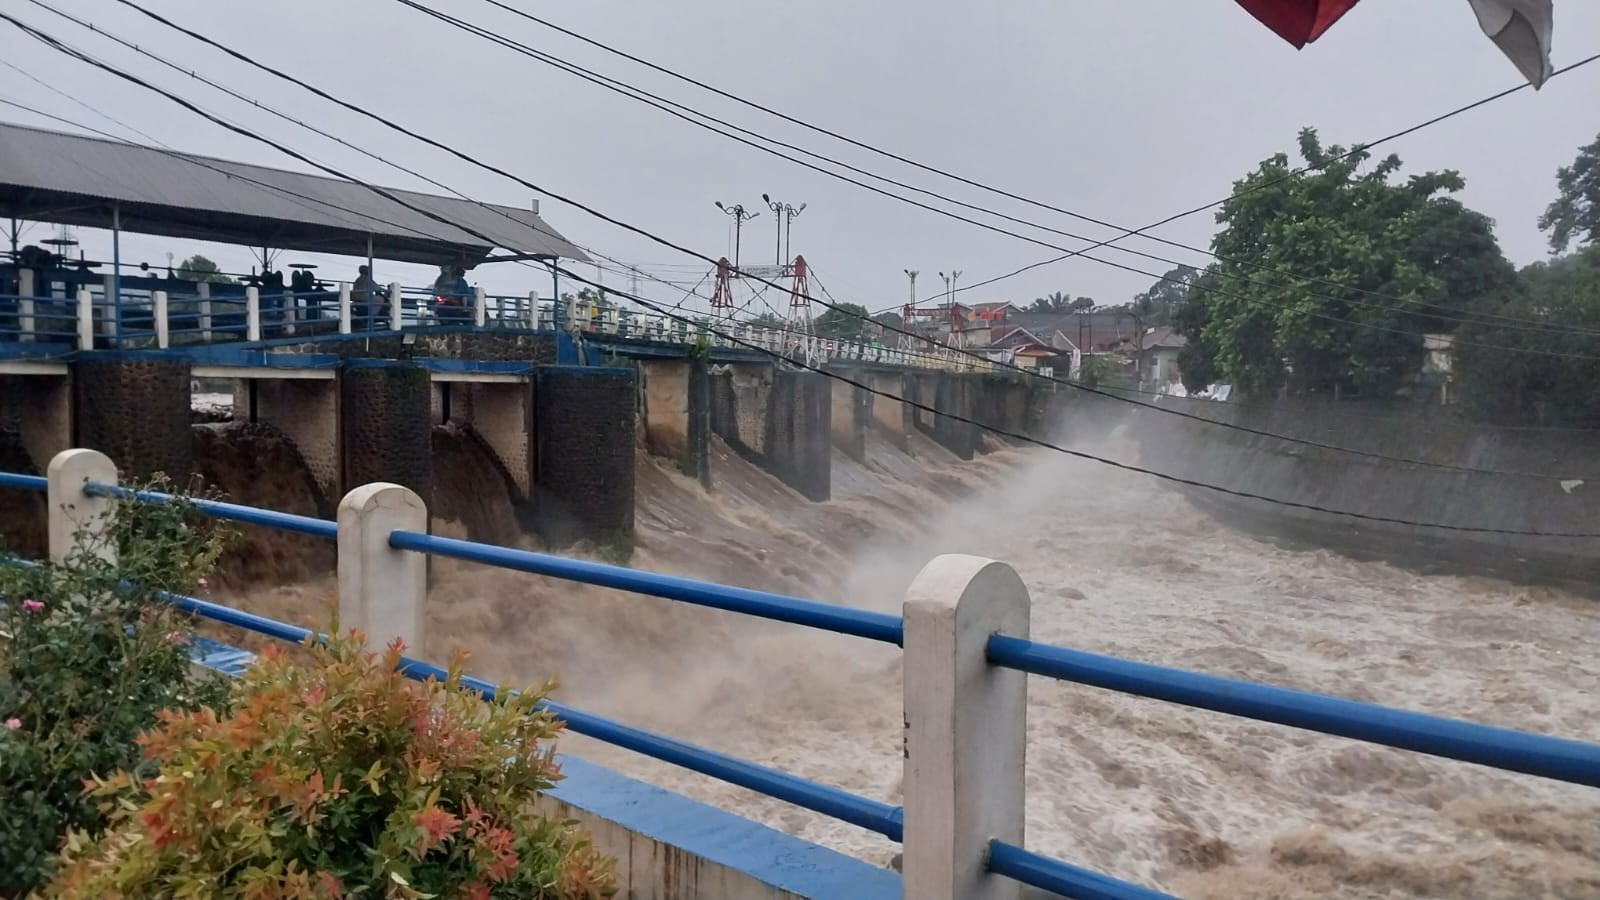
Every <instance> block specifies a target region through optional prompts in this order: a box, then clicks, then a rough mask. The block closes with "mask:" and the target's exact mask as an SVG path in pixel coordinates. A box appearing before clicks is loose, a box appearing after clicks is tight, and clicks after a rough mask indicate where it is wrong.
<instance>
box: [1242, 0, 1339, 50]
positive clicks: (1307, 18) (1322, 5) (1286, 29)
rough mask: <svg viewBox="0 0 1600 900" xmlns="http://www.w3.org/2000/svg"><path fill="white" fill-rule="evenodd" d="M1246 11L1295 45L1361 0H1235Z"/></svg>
mask: <svg viewBox="0 0 1600 900" xmlns="http://www.w3.org/2000/svg"><path fill="white" fill-rule="evenodd" d="M1234 2H1236V3H1238V4H1239V5H1240V6H1242V7H1244V10H1245V12H1248V13H1249V14H1250V15H1252V16H1255V17H1256V19H1257V20H1258V21H1259V22H1261V24H1263V25H1265V26H1267V27H1268V28H1271V29H1272V30H1273V31H1274V32H1275V33H1276V34H1277V35H1278V37H1281V38H1283V39H1284V40H1286V41H1288V42H1289V43H1291V44H1293V45H1295V47H1296V48H1304V47H1305V45H1307V44H1309V43H1311V42H1312V41H1314V40H1316V39H1317V38H1319V37H1322V33H1323V32H1324V31H1327V30H1328V28H1329V27H1330V26H1331V25H1333V23H1334V22H1337V21H1339V17H1340V16H1342V15H1344V14H1345V13H1347V12H1349V11H1350V7H1352V6H1355V5H1356V4H1357V3H1359V2H1360V0H1234Z"/></svg>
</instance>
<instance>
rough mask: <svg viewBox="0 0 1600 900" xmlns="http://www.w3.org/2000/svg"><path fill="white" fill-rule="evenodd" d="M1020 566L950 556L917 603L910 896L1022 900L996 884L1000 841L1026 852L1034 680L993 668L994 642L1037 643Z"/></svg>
mask: <svg viewBox="0 0 1600 900" xmlns="http://www.w3.org/2000/svg"><path fill="white" fill-rule="evenodd" d="M1028 606H1029V603H1028V589H1027V587H1025V586H1024V585H1023V583H1022V580H1021V579H1020V578H1018V577H1017V573H1016V572H1015V571H1014V570H1013V569H1012V568H1011V567H1010V566H1008V565H1006V564H1005V563H1001V562H995V561H994V560H989V559H983V558H980V557H976V556H965V555H960V554H946V555H943V556H938V557H935V558H934V559H933V561H931V562H929V563H928V564H927V565H926V566H924V567H923V569H922V571H921V572H919V573H918V574H917V577H916V579H915V580H914V581H912V583H911V587H910V588H909V589H908V590H907V592H906V600H905V609H904V611H905V672H904V681H905V728H906V733H905V764H904V765H905V781H904V800H905V856H904V861H903V863H902V867H901V871H902V877H903V879H904V881H903V884H904V891H903V893H902V896H905V897H961V898H963V900H1020V897H1021V896H1022V886H1021V885H1020V884H1019V883H1018V882H1015V881H1012V880H1010V879H1008V878H1002V877H1000V876H997V875H990V874H988V872H987V865H986V860H987V858H988V853H989V842H990V841H991V840H996V839H998V840H1002V841H1005V842H1006V843H1008V844H1014V845H1016V846H1018V847H1020V846H1023V843H1022V841H1023V829H1024V819H1023V815H1024V788H1025V782H1024V774H1025V773H1024V763H1025V759H1026V755H1027V731H1028V729H1027V719H1028V681H1027V675H1025V674H1024V673H1022V672H1014V671H1010V670H1008V669H1000V668H995V667H992V666H990V665H989V661H988V658H987V655H986V650H985V648H986V646H987V644H988V642H989V637H990V636H991V635H994V634H996V633H1004V634H1008V635H1012V636H1015V637H1022V638H1026V637H1027V636H1028V616H1029V612H1028Z"/></svg>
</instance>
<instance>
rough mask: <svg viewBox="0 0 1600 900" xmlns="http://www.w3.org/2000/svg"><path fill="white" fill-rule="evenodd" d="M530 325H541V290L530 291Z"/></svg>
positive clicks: (530, 326) (535, 326) (533, 326)
mask: <svg viewBox="0 0 1600 900" xmlns="http://www.w3.org/2000/svg"><path fill="white" fill-rule="evenodd" d="M528 327H529V328H538V327H539V292H538V291H529V292H528Z"/></svg>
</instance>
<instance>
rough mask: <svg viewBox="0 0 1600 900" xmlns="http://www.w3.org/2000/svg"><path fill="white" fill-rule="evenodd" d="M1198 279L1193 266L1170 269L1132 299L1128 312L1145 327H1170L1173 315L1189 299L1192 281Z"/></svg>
mask: <svg viewBox="0 0 1600 900" xmlns="http://www.w3.org/2000/svg"><path fill="white" fill-rule="evenodd" d="M1198 277H1200V272H1199V271H1198V270H1197V269H1195V268H1194V267H1193V266H1178V267H1177V268H1174V269H1170V270H1168V271H1167V273H1166V274H1165V275H1162V276H1161V280H1160V281H1157V282H1156V283H1155V284H1152V285H1150V287H1149V289H1148V290H1146V291H1145V292H1144V293H1142V294H1137V295H1135V296H1134V298H1133V303H1131V304H1129V312H1131V313H1133V315H1134V316H1135V318H1137V319H1139V320H1140V321H1141V323H1142V324H1143V325H1144V326H1145V327H1147V328H1150V327H1155V326H1158V325H1171V324H1172V316H1173V313H1174V312H1175V311H1176V310H1177V309H1178V308H1179V307H1181V306H1183V304H1184V301H1185V300H1187V299H1188V297H1189V288H1190V287H1191V286H1192V285H1193V284H1194V280H1195V279H1196V278H1198Z"/></svg>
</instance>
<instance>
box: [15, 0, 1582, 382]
mask: <svg viewBox="0 0 1600 900" xmlns="http://www.w3.org/2000/svg"><path fill="white" fill-rule="evenodd" d="M32 2H35V3H38V2H39V0H32ZM119 2H128V0H119ZM396 2H398V3H400V4H401V5H403V6H407V7H409V8H411V9H414V10H416V11H418V12H421V13H423V14H425V15H428V16H430V17H431V18H434V19H436V20H438V21H440V22H444V23H445V24H448V25H450V26H452V27H454V28H457V29H459V30H462V31H465V32H467V33H468V34H471V35H473V36H475V37H479V38H482V39H484V40H487V41H490V42H492V43H495V44H498V45H500V46H501V47H503V48H505V49H508V50H511V51H513V52H516V53H520V54H522V55H523V56H527V57H529V58H531V59H534V60H536V61H538V62H542V63H544V64H546V65H549V66H551V67H553V68H556V69H559V70H561V71H564V72H566V73H568V74H570V75H574V76H576V77H578V78H581V79H583V80H585V81H588V82H590V83H592V84H595V85H598V86H600V87H602V88H605V89H607V90H610V91H612V92H614V93H619V94H621V95H623V96H625V97H628V98H629V99H632V100H635V101H638V102H640V103H644V104H645V105H647V106H651V107H654V108H656V109H658V110H661V111H662V112H665V113H667V114H668V115H671V116H673V117H675V118H678V119H681V120H683V121H685V122H688V123H689V124H691V125H695V126H697V127H700V128H704V129H706V130H708V131H711V132H712V133H714V134H717V135H720V136H722V137H726V138H729V139H731V140H734V141H737V142H738V143H741V144H744V145H746V146H749V147H752V148H754V149H757V150H760V151H762V152H764V153H769V154H772V155H774V156H777V157H779V158H780V159H784V160H787V161H789V162H792V163H795V164H796V165H799V166H802V167H804V168H807V169H811V170H812V171H816V172H819V173H822V174H824V175H828V176H830V177H833V178H837V179H839V180H841V181H844V182H846V183H848V184H851V185H854V186H856V187H860V188H864V189H866V190H869V191H873V192H875V193H879V194H882V195H883V196H886V197H889V198H891V199H895V200H899V201H901V202H903V203H909V204H911V205H913V206H916V207H918V208H919V209H923V210H927V211H929V212H933V213H935V214H938V215H943V216H947V217H949V218H953V219H956V220H957V221H960V222H964V223H966V224H970V225H976V226H979V227H982V228H985V229H987V230H991V231H995V232H997V233H999V234H1003V235H1007V236H1009V237H1014V238H1018V239H1020V240H1025V241H1029V242H1031V243H1035V244H1038V245H1039V246H1042V247H1046V248H1049V249H1053V250H1062V251H1066V252H1068V253H1070V254H1072V255H1075V256H1082V257H1083V258H1085V259H1088V260H1090V261H1091V262H1097V263H1100V264H1101V265H1108V266H1113V267H1116V268H1121V269H1124V270H1125V271H1129V272H1136V273H1139V274H1143V275H1147V276H1150V277H1155V278H1158V279H1159V280H1162V281H1174V282H1176V281H1179V279H1174V278H1172V277H1171V276H1170V275H1168V274H1159V275H1158V274H1157V273H1154V272H1150V271H1147V270H1144V269H1138V268H1134V267H1130V266H1123V265H1120V264H1117V263H1113V262H1111V261H1109V260H1106V259H1103V258H1101V257H1097V256H1092V255H1089V254H1088V252H1087V251H1088V250H1091V249H1094V248H1093V247H1084V248H1081V249H1079V250H1068V248H1066V247H1061V246H1059V245H1057V244H1052V243H1049V242H1047V241H1042V240H1038V239H1035V238H1032V237H1029V236H1026V235H1022V234H1018V233H1016V232H1013V231H1009V230H1006V229H1003V228H998V227H996V226H993V225H990V224H988V223H984V222H979V221H977V220H974V219H971V218H968V217H965V216H962V215H958V214H955V213H951V212H949V211H948V210H943V209H940V208H937V207H933V206H929V205H927V204H924V203H920V202H917V201H914V200H911V199H910V198H908V197H904V196H901V195H899V194H895V193H893V192H892V191H885V190H883V189H881V188H878V187H876V186H875V185H870V184H865V183H863V182H860V181H857V180H855V179H853V178H849V177H846V176H844V175H840V174H839V173H837V172H834V171H831V170H829V169H826V168H823V167H820V166H817V165H815V164H812V163H808V162H806V161H804V160H801V159H796V158H795V157H793V156H790V155H788V154H785V153H781V152H779V151H777V150H773V149H772V148H771V147H767V146H763V145H761V144H756V143H752V142H751V141H750V140H747V139H745V138H741V137H739V136H738V135H736V134H732V133H729V131H726V130H722V129H731V130H732V131H735V132H739V133H741V134H744V135H749V136H750V137H752V138H754V139H755V140H758V141H763V142H765V143H767V144H772V145H774V146H777V147H782V148H785V149H787V150H791V151H794V152H796V153H800V154H803V155H805V156H808V157H811V158H813V159H817V160H821V161H823V162H826V163H829V164H831V165H835V166H838V167H840V168H842V169H845V170H846V171H849V172H854V173H856V174H858V175H862V176H864V177H867V178H872V179H875V180H878V181H882V182H884V183H886V184H890V185H893V186H895V187H898V188H901V189H902V190H908V191H912V192H914V193H917V194H922V195H924V196H928V197H931V198H934V199H936V200H940V201H943V202H946V203H949V204H952V205H954V206H957V207H961V208H965V209H969V210H973V211H975V212H979V213H984V214H987V215H991V216H994V217H996V218H998V219H1001V220H1004V221H1007V222H1011V223H1014V224H1018V225H1022V226H1025V227H1029V228H1036V229H1039V230H1040V231H1044V232H1047V233H1050V234H1056V235H1060V236H1063V237H1067V238H1071V239H1073V240H1078V241H1083V242H1084V243H1086V244H1094V239H1093V238H1090V237H1087V236H1085V235H1081V234H1076V233H1074V232H1071V231H1064V230H1061V229H1058V228H1052V227H1050V226H1047V225H1041V224H1039V223H1037V222H1032V221H1029V220H1026V219H1021V218H1018V217H1016V216H1011V215H1008V214H1006V213H1003V212H998V211H996V210H993V209H989V208H986V207H982V206H977V205H974V204H971V203H967V202H964V201H962V200H958V199H955V198H952V197H949V196H946V195H944V194H940V193H938V192H936V191H931V190H927V189H925V188H920V187H917V186H915V185H911V184H907V183H905V182H902V181H898V180H896V179H894V178H890V177H887V176H884V175H879V174H876V173H873V172H869V171H867V170H865V169H862V168H859V167H857V166H853V165H850V164H849V163H845V162H841V161H839V160H837V159H833V158H831V157H828V156H824V155H821V154H818V153H814V152H812V151H810V150H807V149H805V148H803V147H798V146H795V145H794V144H790V143H787V142H784V141H781V140H778V139H776V138H772V137H769V136H766V135H762V134H759V133H757V132H755V131H751V130H750V129H747V128H743V127H741V126H739V125H736V124H734V123H731V122H728V121H726V120H725V119H720V118H718V117H716V116H713V115H710V114H709V113H705V112H702V111H699V110H696V109H694V108H692V107H689V106H685V105H683V104H681V103H678V102H676V101H673V100H670V99H667V98H664V97H661V96H660V95H658V94H653V93H651V92H649V91H647V90H644V89H643V88H640V87H638V86H636V85H632V84H629V83H627V82H623V81H619V80H617V79H615V78H611V77H609V76H606V75H603V74H600V73H597V72H594V71H592V70H590V69H586V68H584V67H582V66H579V65H577V64H575V63H571V62H569V61H567V60H563V59H560V58H558V57H555V56H552V55H550V54H548V53H545V52H543V51H541V50H538V49H536V48H533V47H530V46H528V45H526V44H523V43H520V42H517V41H514V40H511V39H510V38H506V37H504V36H503V35H499V34H496V33H494V32H492V31H489V30H488V29H485V28H482V27H481V26H478V25H474V24H472V23H471V22H468V21H466V20H464V19H460V18H458V17H456V16H452V15H450V14H448V13H444V12H440V11H438V10H435V9H431V8H429V7H428V6H425V5H423V4H421V3H419V2H417V0H396ZM669 107H670V108H669ZM696 117H697V118H696ZM701 119H704V120H706V121H700V120H701ZM708 122H710V123H715V125H713V124H707V123H708ZM717 126H722V128H718V127H717ZM1103 245H1104V246H1110V243H1109V242H1106V243H1105V244H1103ZM1095 246H1102V244H1095ZM1110 249H1113V250H1117V251H1120V252H1123V253H1128V254H1132V255H1134V256H1138V257H1142V258H1145V259H1150V260H1155V261H1158V262H1162V263H1165V264H1167V265H1170V266H1182V265H1185V264H1184V263H1183V262H1181V261H1179V260H1176V259H1172V258H1170V257H1166V256H1160V255H1158V254H1152V253H1146V252H1143V251H1139V250H1133V249H1130V248H1127V247H1118V246H1110ZM1197 252H1202V253H1205V252H1206V251H1203V250H1199V251H1197ZM1208 255H1211V256H1216V254H1208ZM1219 258H1221V257H1219ZM1229 261H1232V262H1237V263H1239V264H1241V265H1248V266H1251V267H1254V268H1269V267H1266V266H1263V265H1261V264H1256V263H1247V262H1245V261H1244V260H1229ZM1234 277H1235V278H1238V279H1239V280H1241V281H1244V282H1245V283H1247V284H1253V285H1257V286H1260V287H1265V288H1267V289H1269V290H1278V291H1282V290H1285V289H1286V288H1288V287H1290V286H1291V285H1287V284H1274V283H1270V282H1266V281H1260V280H1257V279H1253V278H1250V277H1248V276H1234ZM1289 277H1291V278H1293V279H1295V280H1297V281H1302V282H1306V283H1308V284H1323V285H1331V286H1334V287H1337V288H1339V289H1340V290H1343V291H1350V292H1354V293H1357V294H1370V295H1372V296H1376V297H1380V298H1384V299H1388V300H1392V301H1394V303H1391V304H1383V303H1373V302H1371V301H1363V300H1360V299H1357V298H1350V297H1342V296H1334V295H1330V294H1326V293H1317V292H1316V291H1312V292H1311V293H1312V295H1313V296H1316V297H1319V298H1321V299H1324V300H1330V301H1334V302H1339V303H1346V304H1350V305H1353V306H1361V307H1368V308H1373V309H1378V310H1384V311H1389V312H1399V313H1406V314H1413V315H1425V316H1428V317H1430V318H1436V319H1441V320H1445V321H1453V322H1460V323H1474V324H1493V325H1494V326H1495V327H1497V328H1500V329H1506V330H1520V331H1532V332H1537V333H1540V334H1546V335H1549V334H1570V333H1577V331H1576V330H1574V329H1571V328H1567V327H1563V326H1561V325H1557V324H1554V323H1550V322H1543V321H1540V320H1535V319H1520V318H1516V317H1512V316H1501V315H1499V314H1496V313H1476V312H1472V311H1467V310H1458V309H1454V308H1452V307H1448V306H1445V305H1443V304H1438V303H1432V302H1429V301H1425V300H1415V301H1413V300H1406V299H1404V298H1400V297H1395V296H1393V295H1390V294H1384V293H1381V292H1377V291H1370V290H1366V289H1363V288H1358V287H1354V286H1350V285H1343V284H1339V283H1338V282H1335V281H1331V280H1328V279H1322V278H1316V277H1312V276H1308V275H1297V274H1292V273H1291V274H1290V275H1289ZM1205 289H1206V288H1202V290H1205ZM1394 304H1405V305H1409V306H1411V307H1413V308H1411V309H1403V308H1401V307H1397V306H1395V305H1394ZM1426 310H1443V311H1444V312H1426ZM1323 315H1326V314H1323ZM1469 316H1476V317H1477V318H1469ZM1333 318H1334V319H1335V321H1341V322H1349V323H1350V324H1353V325H1357V326H1360V327H1366V324H1367V323H1362V322H1359V321H1357V320H1347V319H1342V318H1338V317H1333ZM1495 319H1504V320H1506V321H1505V322H1503V323H1502V322H1498V321H1493V320H1495ZM1411 333H1415V334H1423V332H1411ZM1583 333H1588V334H1593V335H1595V336H1597V337H1600V331H1592V332H1591V331H1587V330H1585V331H1584V332H1583ZM1495 349H1502V350H1507V351H1509V352H1533V353H1539V352H1543V351H1539V350H1537V349H1533V350H1529V349H1526V348H1506V347H1497V348H1495Z"/></svg>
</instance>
